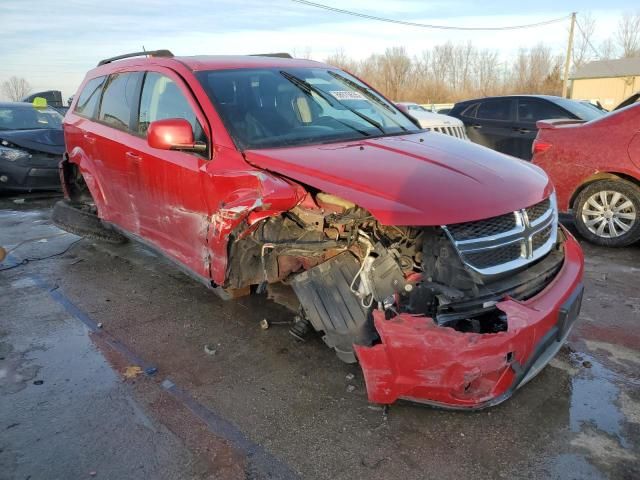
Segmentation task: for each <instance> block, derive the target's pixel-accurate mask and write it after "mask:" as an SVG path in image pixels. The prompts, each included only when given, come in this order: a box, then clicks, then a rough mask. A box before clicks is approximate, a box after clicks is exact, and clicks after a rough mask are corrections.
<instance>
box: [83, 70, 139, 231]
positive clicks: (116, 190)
mask: <svg viewBox="0 0 640 480" xmlns="http://www.w3.org/2000/svg"><path fill="white" fill-rule="evenodd" d="M141 80H142V73H140V72H134V71H121V72H117V73H112V74H111V75H109V78H108V79H107V81H106V83H105V85H104V87H103V91H102V98H101V100H100V106H99V108H98V113H97V117H96V119H95V121H94V122H92V123H93V125H92V131H91V132H88V133H89V134H90V138H89V139H87V140H88V141H90V142H93V143H94V145H95V147H94V148H95V155H94V160H95V162H94V163H95V166H96V169H97V171H99V172H100V175H101V177H102V181H101V187H102V190H103V194H104V199H105V205H106V210H107V212H108V214H107V215H106V218H105V219H106V220H108V221H110V222H112V223H114V224H116V225H118V226H119V227H121V228H123V229H125V230H127V231H130V232H134V233H136V232H137V231H138V222H137V217H136V211H135V208H136V205H137V199H136V198H135V196H134V194H135V192H132V191H131V190H130V189H129V185H128V175H129V168H130V159H129V156H128V154H127V152H128V148H127V145H128V143H129V141H130V139H131V138H132V134H131V128H132V124H133V121H134V115H135V105H136V102H137V100H136V98H137V95H138V92H139V90H140V82H141Z"/></svg>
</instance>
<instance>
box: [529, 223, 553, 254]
mask: <svg viewBox="0 0 640 480" xmlns="http://www.w3.org/2000/svg"><path fill="white" fill-rule="evenodd" d="M552 230H553V228H552V225H549V226H548V227H546V228H544V229H543V230H540V231H539V232H538V233H536V234H535V235H534V236H533V238H532V240H531V242H532V244H533V250H534V251H535V250H537V249H538V248H540V247H541V246H543V245H544V244H545V243H547V241H548V240H549V238H550V237H551V232H552Z"/></svg>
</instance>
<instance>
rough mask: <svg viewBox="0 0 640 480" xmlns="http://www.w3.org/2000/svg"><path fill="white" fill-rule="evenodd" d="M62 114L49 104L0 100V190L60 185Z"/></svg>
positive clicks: (62, 138) (35, 188)
mask: <svg viewBox="0 0 640 480" xmlns="http://www.w3.org/2000/svg"><path fill="white" fill-rule="evenodd" d="M62 118H63V117H62V115H60V114H59V113H58V112H57V111H55V110H54V109H52V108H51V107H36V106H34V105H33V104H31V103H26V102H0V192H5V191H24V192H29V191H32V190H59V189H60V177H59V175H58V163H59V162H60V160H61V159H62V154H63V153H64V136H63V134H62Z"/></svg>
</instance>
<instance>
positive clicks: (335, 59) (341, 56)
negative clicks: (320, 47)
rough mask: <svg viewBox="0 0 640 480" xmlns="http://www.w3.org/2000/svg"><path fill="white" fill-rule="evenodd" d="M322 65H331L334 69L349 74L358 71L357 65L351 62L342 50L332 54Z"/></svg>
mask: <svg viewBox="0 0 640 480" xmlns="http://www.w3.org/2000/svg"><path fill="white" fill-rule="evenodd" d="M324 63H328V64H329V65H333V66H334V67H338V68H341V69H343V70H346V71H347V72H350V73H354V74H355V73H356V71H357V70H358V63H357V62H355V61H353V60H352V59H351V58H349V57H347V55H346V53H344V50H342V49H341V50H338V51H336V52H335V53H334V54H332V55H329V56H328V57H327V58H326V59H325V60H324Z"/></svg>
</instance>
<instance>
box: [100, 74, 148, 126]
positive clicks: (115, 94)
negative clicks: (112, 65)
mask: <svg viewBox="0 0 640 480" xmlns="http://www.w3.org/2000/svg"><path fill="white" fill-rule="evenodd" d="M141 76H142V74H141V73H139V72H124V73H114V74H112V75H110V76H109V81H108V82H107V84H106V86H105V87H104V93H103V94H102V102H100V114H99V116H98V119H99V120H100V121H101V122H103V123H106V124H107V125H109V126H112V127H114V128H117V129H119V130H130V129H131V124H132V118H131V117H132V113H133V111H134V109H136V107H137V102H136V92H137V91H138V83H139V81H140V78H141Z"/></svg>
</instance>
